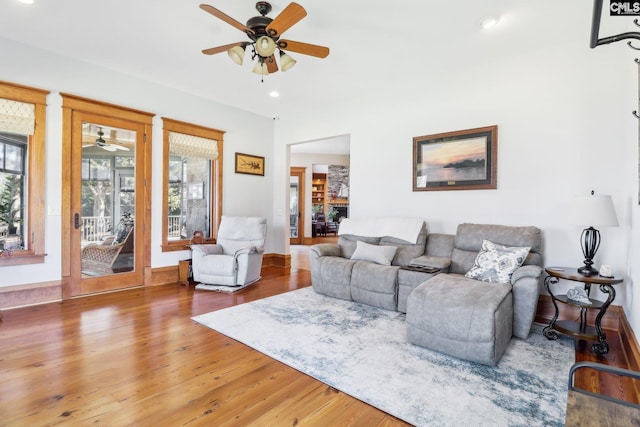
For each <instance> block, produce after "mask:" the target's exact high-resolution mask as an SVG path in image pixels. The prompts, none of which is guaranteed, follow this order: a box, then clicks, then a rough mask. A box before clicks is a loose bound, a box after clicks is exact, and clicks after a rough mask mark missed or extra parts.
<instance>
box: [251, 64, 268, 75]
mask: <svg viewBox="0 0 640 427" xmlns="http://www.w3.org/2000/svg"><path fill="white" fill-rule="evenodd" d="M253 72H254V73H256V74H262V75H263V76H266V75H267V74H269V70H267V64H265V63H264V62H260V61H258V62H256V65H255V67H253Z"/></svg>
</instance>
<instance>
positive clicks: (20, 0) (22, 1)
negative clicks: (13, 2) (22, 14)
mask: <svg viewBox="0 0 640 427" xmlns="http://www.w3.org/2000/svg"><path fill="white" fill-rule="evenodd" d="M18 1H19V2H20V3H24V4H33V0H18Z"/></svg>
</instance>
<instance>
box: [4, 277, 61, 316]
mask: <svg viewBox="0 0 640 427" xmlns="http://www.w3.org/2000/svg"><path fill="white" fill-rule="evenodd" d="M61 300H62V281H61V280H54V281H51V282H41V283H30V284H26V285H15V286H3V287H0V309H8V308H18V307H25V306H29V305H37V304H44V303H47V302H55V301H61Z"/></svg>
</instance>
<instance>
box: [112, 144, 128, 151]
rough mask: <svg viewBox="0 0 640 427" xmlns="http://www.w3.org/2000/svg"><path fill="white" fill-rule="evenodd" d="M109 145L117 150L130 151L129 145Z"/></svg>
mask: <svg viewBox="0 0 640 427" xmlns="http://www.w3.org/2000/svg"><path fill="white" fill-rule="evenodd" d="M109 147H113V148H115V149H116V150H122V151H130V150H129V147H125V146H124V145H117V144H109Z"/></svg>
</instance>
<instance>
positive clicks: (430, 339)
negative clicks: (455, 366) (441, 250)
mask: <svg viewBox="0 0 640 427" xmlns="http://www.w3.org/2000/svg"><path fill="white" fill-rule="evenodd" d="M406 321H407V337H408V340H409V342H411V343H413V344H416V345H420V346H422V347H427V348H430V349H432V350H435V351H439V352H442V353H446V354H449V355H452V356H455V357H458V358H461V359H465V360H470V361H474V362H479V363H484V364H488V365H495V364H496V363H497V362H498V361H499V360H500V358H501V357H502V355H503V353H504V351H505V349H506V347H507V344H508V343H509V341H510V340H511V335H512V323H513V299H512V294H511V285H509V284H504V283H497V284H492V283H486V282H480V281H477V280H474V279H469V278H466V277H464V276H462V275H459V274H438V275H436V276H434V277H432V278H431V279H429V280H427V281H426V282H424V283H423V284H421V285H420V286H418V287H417V288H416V289H414V291H413V292H412V293H411V294H410V295H409V298H408V300H407V317H406Z"/></svg>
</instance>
